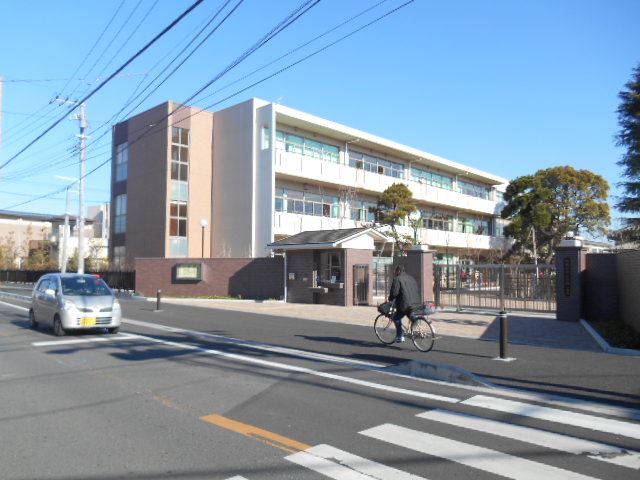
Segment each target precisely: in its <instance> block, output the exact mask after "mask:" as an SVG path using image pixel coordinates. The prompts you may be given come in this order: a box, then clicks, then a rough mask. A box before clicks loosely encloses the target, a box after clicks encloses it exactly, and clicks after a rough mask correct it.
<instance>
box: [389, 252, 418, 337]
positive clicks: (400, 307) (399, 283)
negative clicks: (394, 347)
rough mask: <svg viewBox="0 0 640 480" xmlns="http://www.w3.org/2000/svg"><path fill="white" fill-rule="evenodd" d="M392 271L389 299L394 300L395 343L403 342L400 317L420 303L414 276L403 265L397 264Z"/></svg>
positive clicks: (407, 313)
mask: <svg viewBox="0 0 640 480" xmlns="http://www.w3.org/2000/svg"><path fill="white" fill-rule="evenodd" d="M394 273H395V275H394V277H393V282H392V283H391V290H390V291H389V301H390V302H393V301H395V305H396V311H395V313H394V314H393V323H395V325H396V343H401V342H404V334H403V332H402V318H403V317H404V316H405V315H406V316H407V317H408V316H409V314H410V313H411V311H412V310H413V309H415V308H416V307H418V306H419V305H420V293H419V292H418V284H417V283H416V281H415V280H414V278H413V277H411V276H410V275H407V273H406V272H405V271H404V265H398V266H397V267H396V269H395V272H394Z"/></svg>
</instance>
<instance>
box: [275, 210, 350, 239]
mask: <svg viewBox="0 0 640 480" xmlns="http://www.w3.org/2000/svg"><path fill="white" fill-rule="evenodd" d="M357 226H359V225H356V222H355V221H354V220H351V219H347V218H330V217H317V216H313V215H302V214H299V213H286V212H275V214H274V215H273V234H274V235H294V234H296V233H300V232H305V231H314V230H335V229H339V228H356V227H357Z"/></svg>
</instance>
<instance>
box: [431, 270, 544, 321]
mask: <svg viewBox="0 0 640 480" xmlns="http://www.w3.org/2000/svg"><path fill="white" fill-rule="evenodd" d="M434 277H435V278H434V280H435V297H436V304H437V305H438V306H453V307H456V309H458V310H460V309H463V308H473V309H482V310H502V309H506V310H528V311H540V312H553V311H555V310H556V269H555V265H547V264H544V265H466V264H455V265H434Z"/></svg>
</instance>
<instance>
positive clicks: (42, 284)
mask: <svg viewBox="0 0 640 480" xmlns="http://www.w3.org/2000/svg"><path fill="white" fill-rule="evenodd" d="M47 288H49V279H48V278H43V279H42V280H40V283H39V284H38V291H39V292H44V291H45V290H46V289H47Z"/></svg>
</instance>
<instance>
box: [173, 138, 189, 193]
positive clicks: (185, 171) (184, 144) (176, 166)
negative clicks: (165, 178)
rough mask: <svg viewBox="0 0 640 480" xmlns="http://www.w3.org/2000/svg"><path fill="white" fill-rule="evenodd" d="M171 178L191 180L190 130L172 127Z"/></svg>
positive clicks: (182, 180) (184, 180) (183, 180)
mask: <svg viewBox="0 0 640 480" xmlns="http://www.w3.org/2000/svg"><path fill="white" fill-rule="evenodd" d="M171 179H172V180H178V181H181V182H187V181H189V130H187V129H186V128H177V127H172V128H171Z"/></svg>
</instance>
